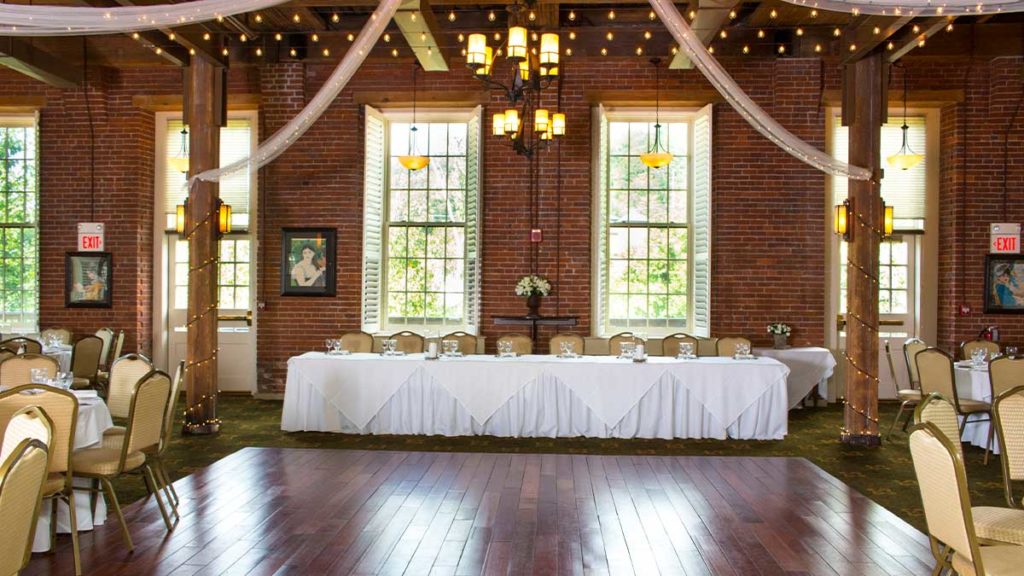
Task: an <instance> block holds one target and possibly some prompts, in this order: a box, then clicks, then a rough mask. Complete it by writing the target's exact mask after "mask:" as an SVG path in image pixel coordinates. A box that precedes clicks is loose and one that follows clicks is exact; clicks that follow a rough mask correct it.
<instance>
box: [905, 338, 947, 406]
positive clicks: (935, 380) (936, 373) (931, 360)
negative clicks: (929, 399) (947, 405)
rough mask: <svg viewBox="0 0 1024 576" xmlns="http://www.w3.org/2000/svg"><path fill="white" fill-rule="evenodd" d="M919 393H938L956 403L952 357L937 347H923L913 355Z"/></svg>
mask: <svg viewBox="0 0 1024 576" xmlns="http://www.w3.org/2000/svg"><path fill="white" fill-rule="evenodd" d="M914 362H915V363H916V364H917V375H918V378H920V382H921V393H922V394H924V395H925V396H927V395H929V394H939V395H941V396H944V397H946V398H949V399H951V400H952V401H953V404H954V405H956V380H955V379H954V377H953V359H952V358H951V357H950V356H949V354H946V353H945V352H943V351H942V350H939V349H938V348H925V349H924V350H921V351H920V352H918V353H917V354H916V355H915V356H914Z"/></svg>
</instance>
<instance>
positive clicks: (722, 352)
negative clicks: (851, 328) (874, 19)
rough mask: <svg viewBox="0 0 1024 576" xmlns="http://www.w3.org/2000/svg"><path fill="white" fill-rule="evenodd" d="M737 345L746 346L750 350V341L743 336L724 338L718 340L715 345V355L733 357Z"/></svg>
mask: <svg viewBox="0 0 1024 576" xmlns="http://www.w3.org/2000/svg"><path fill="white" fill-rule="evenodd" d="M738 344H746V345H747V348H748V349H749V348H750V340H748V339H746V338H744V337H743V336H725V337H722V338H719V339H718V342H717V343H716V344H715V348H716V353H717V354H718V355H719V356H735V355H736V346H737V345H738Z"/></svg>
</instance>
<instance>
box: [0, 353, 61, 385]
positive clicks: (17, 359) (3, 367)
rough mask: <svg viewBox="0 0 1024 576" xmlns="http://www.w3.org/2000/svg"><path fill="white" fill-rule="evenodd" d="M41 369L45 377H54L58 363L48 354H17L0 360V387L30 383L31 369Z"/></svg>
mask: <svg viewBox="0 0 1024 576" xmlns="http://www.w3.org/2000/svg"><path fill="white" fill-rule="evenodd" d="M35 369H39V370H43V372H44V373H45V375H46V377H47V378H56V377H57V371H58V370H59V369H60V365H59V364H57V361H56V360H54V359H53V358H50V357H49V356H43V355H41V354H19V355H17V356H11V357H10V358H7V359H6V360H4V361H3V362H0V387H2V388H13V387H15V386H21V385H22V384H31V383H32V370H35Z"/></svg>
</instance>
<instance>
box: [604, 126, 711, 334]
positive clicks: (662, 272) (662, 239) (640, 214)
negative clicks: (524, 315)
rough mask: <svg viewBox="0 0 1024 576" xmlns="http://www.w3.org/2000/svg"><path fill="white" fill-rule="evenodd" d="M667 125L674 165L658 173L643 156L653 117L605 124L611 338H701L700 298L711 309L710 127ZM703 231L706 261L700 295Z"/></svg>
mask: <svg viewBox="0 0 1024 576" xmlns="http://www.w3.org/2000/svg"><path fill="white" fill-rule="evenodd" d="M698 117H699V119H698ZM698 122H699V123H700V126H699V127H697V123H698ZM661 124H662V133H661V138H662V142H663V143H664V144H665V145H666V146H667V148H668V150H669V151H670V152H671V153H672V154H673V155H674V159H673V160H672V163H671V164H669V166H668V167H666V168H660V169H652V168H648V167H646V166H644V164H643V163H642V162H641V161H640V155H641V154H643V153H644V152H646V151H648V150H649V149H650V148H651V145H652V143H653V142H654V118H653V114H647V113H643V114H638V113H629V114H618V115H617V114H614V113H611V114H607V115H603V116H602V121H601V123H600V130H601V135H600V143H601V145H600V150H599V156H600V158H599V168H598V170H599V171H600V174H599V175H598V181H599V182H600V186H599V191H598V192H599V194H600V209H599V210H598V211H597V213H598V218H599V221H598V226H599V230H600V233H599V237H600V246H599V247H598V250H597V252H598V257H599V258H600V262H599V266H598V269H599V271H600V276H601V278H600V281H599V291H600V298H598V301H599V303H598V306H599V310H598V314H599V317H600V318H601V322H600V327H601V330H602V332H605V333H613V332H618V331H621V330H634V331H638V330H639V331H650V332H654V333H665V334H667V333H671V332H680V331H694V329H695V328H696V327H698V324H699V323H697V322H695V321H694V310H695V302H696V300H697V299H698V293H699V294H700V296H699V299H700V302H701V312H700V315H701V316H703V315H704V313H705V312H706V309H707V305H706V303H707V296H708V294H707V293H706V291H705V289H704V288H705V287H706V285H707V272H708V268H707V258H706V251H707V235H708V234H707V225H708V222H707V217H708V214H709V212H708V201H709V194H708V192H709V187H708V186H709V182H708V181H707V178H706V174H707V170H708V166H709V164H708V158H709V153H710V140H709V138H707V137H706V135H707V134H708V133H709V129H710V128H709V127H710V124H709V123H708V118H707V115H706V114H672V115H669V116H668V119H667V120H666V118H665V117H663V118H662V122H661ZM698 131H701V132H703V133H704V136H702V137H701V138H700V139H699V142H698V140H697V139H696V138H695V136H696V132H698ZM698 147H699V148H700V150H699V152H698V150H697V148H698ZM698 162H699V163H700V166H699V168H697V167H696V164H697V163H698ZM698 174H699V176H698ZM697 187H699V197H698V196H697V195H695V193H696V192H698V190H696V188H697ZM698 228H699V236H700V240H699V242H700V248H701V250H702V252H703V254H702V258H701V264H700V275H701V277H700V279H699V280H700V282H699V283H700V285H701V289H700V290H695V286H694V283H695V270H696V268H697V266H695V264H694V261H693V258H692V256H693V255H694V252H695V242H697V241H698V238H697V236H698V230H697V229H698Z"/></svg>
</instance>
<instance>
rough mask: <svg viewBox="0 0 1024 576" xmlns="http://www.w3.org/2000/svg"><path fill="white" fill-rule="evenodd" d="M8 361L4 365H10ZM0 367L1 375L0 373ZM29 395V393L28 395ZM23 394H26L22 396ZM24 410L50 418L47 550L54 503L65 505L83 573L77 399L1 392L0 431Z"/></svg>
mask: <svg viewBox="0 0 1024 576" xmlns="http://www.w3.org/2000/svg"><path fill="white" fill-rule="evenodd" d="M9 361H10V360H7V361H5V362H9ZM2 366H3V365H2V364H0V373H2ZM29 391H31V393H28V392H29ZM22 392H26V393H25V394H22ZM27 406H38V407H40V408H42V409H43V411H44V412H45V413H46V415H47V416H48V417H49V418H50V423H51V426H52V429H53V441H52V442H51V443H50V446H49V450H48V451H49V474H48V475H47V476H46V482H45V484H44V486H43V499H44V500H51V501H52V503H53V505H52V506H51V508H50V549H51V550H52V549H53V547H54V541H55V540H56V537H57V503H58V502H59V501H62V502H64V503H66V504H67V505H68V510H69V513H70V519H69V520H70V526H71V547H72V551H73V553H74V558H75V574H76V575H79V574H81V573H82V561H81V555H80V554H79V548H78V519H77V517H76V514H75V492H74V490H73V489H72V483H73V481H74V478H73V474H72V470H73V469H72V466H71V453H72V451H73V450H74V446H75V429H76V426H77V425H78V398H77V397H76V396H75V395H74V394H72V393H71V392H68V391H66V390H61V389H59V388H54V387H52V386H44V385H41V384H38V385H37V384H28V385H25V386H18V387H17V388H12V389H10V390H5V391H3V392H0V429H5V428H6V427H7V423H8V422H9V421H10V420H11V419H12V418H13V417H14V415H15V414H17V413H18V411H19V410H21V409H22V408H25V407H27Z"/></svg>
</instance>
